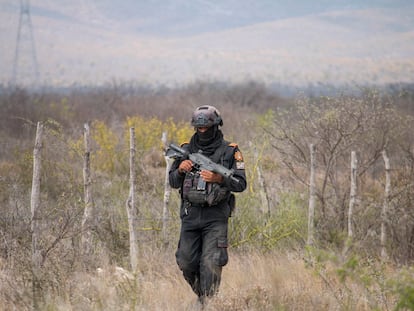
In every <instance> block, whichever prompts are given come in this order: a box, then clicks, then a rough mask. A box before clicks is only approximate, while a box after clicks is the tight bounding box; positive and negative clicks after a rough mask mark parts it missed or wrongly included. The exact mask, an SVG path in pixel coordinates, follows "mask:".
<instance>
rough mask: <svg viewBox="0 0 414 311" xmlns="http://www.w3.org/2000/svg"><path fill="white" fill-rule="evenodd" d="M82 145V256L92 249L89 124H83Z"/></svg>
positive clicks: (93, 222)
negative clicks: (83, 205)
mask: <svg viewBox="0 0 414 311" xmlns="http://www.w3.org/2000/svg"><path fill="white" fill-rule="evenodd" d="M83 138H84V144H85V153H84V157H83V190H84V201H85V202H84V203H85V209H84V212H83V218H82V239H81V244H82V254H83V255H90V254H91V253H92V249H93V240H92V238H93V237H92V228H91V227H92V226H93V225H94V224H95V220H94V203H93V198H92V178H91V159H90V156H91V150H90V128H89V124H88V123H85V124H84V133H83Z"/></svg>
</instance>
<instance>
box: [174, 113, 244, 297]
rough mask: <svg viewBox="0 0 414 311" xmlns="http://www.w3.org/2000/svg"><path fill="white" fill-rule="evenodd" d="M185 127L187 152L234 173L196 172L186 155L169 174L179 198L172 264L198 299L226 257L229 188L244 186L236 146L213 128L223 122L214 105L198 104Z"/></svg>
mask: <svg viewBox="0 0 414 311" xmlns="http://www.w3.org/2000/svg"><path fill="white" fill-rule="evenodd" d="M191 125H192V126H194V129H195V133H194V135H193V136H192V137H191V140H190V142H189V143H188V144H183V145H182V148H183V149H185V150H186V151H188V152H190V153H195V152H201V153H202V154H203V155H205V156H207V157H209V158H210V159H211V160H212V161H214V162H215V163H219V164H221V165H223V166H225V167H226V168H228V169H233V170H234V175H233V176H234V177H235V179H230V178H226V177H223V176H221V175H220V174H218V173H214V172H211V171H207V170H202V171H201V172H196V171H195V170H194V167H193V163H192V162H191V160H188V159H184V160H183V159H176V160H175V161H174V163H173V164H172V167H171V170H170V172H169V182H170V185H171V187H173V188H179V189H180V193H181V199H182V203H181V210H180V217H181V232H180V240H179V243H178V249H177V252H176V260H177V264H178V266H179V268H180V269H181V270H182V272H183V275H184V278H185V280H186V281H187V282H188V283H189V284H190V286H191V288H192V289H193V291H194V292H195V293H196V294H197V295H198V297H199V300H200V302H201V303H203V302H204V300H205V297H208V296H212V295H214V294H215V293H217V291H218V288H219V285H220V280H221V272H222V267H223V266H224V265H226V264H227V261H228V254H227V246H228V242H227V229H228V218H229V216H230V215H231V211H232V208H234V204H235V200H234V195H233V194H232V192H242V191H244V190H245V189H246V175H245V170H244V162H243V156H242V154H241V152H240V150H239V148H238V146H237V145H236V144H233V143H229V142H227V141H225V140H224V139H223V133H222V132H221V130H220V129H219V126H222V125H223V120H222V118H221V115H220V113H219V111H218V110H217V109H216V108H215V107H213V106H208V105H206V106H201V107H198V108H197V109H196V110H195V111H194V113H193V116H192V119H191ZM200 178H201V179H202V180H203V181H205V182H206V187H203V189H199V187H198V185H199V179H200ZM206 197H209V200H208V202H207V200H206Z"/></svg>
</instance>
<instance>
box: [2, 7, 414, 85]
mask: <svg viewBox="0 0 414 311" xmlns="http://www.w3.org/2000/svg"><path fill="white" fill-rule="evenodd" d="M43 3H44V4H43V6H40V5H37V6H35V7H34V9H33V10H32V11H33V12H32V22H33V25H34V26H33V28H34V31H35V33H34V34H35V38H36V47H37V56H38V60H39V67H40V71H41V79H42V81H43V82H45V83H47V84H52V85H62V84H63V85H68V84H69V85H70V84H83V83H88V84H99V83H104V82H108V81H111V80H112V79H116V80H121V81H125V80H136V81H141V82H145V83H149V84H157V83H161V84H170V85H175V84H181V83H188V82H193V81H194V80H198V79H210V80H216V79H217V80H225V81H244V80H250V79H253V80H258V81H260V82H265V83H281V84H285V85H294V86H295V85H296V86H298V85H299V86H304V85H305V86H306V85H308V84H310V83H328V84H334V85H343V84H361V83H370V84H371V83H375V84H383V83H399V82H408V83H410V82H412V81H413V78H412V77H414V19H412V16H413V13H414V9H412V6H410V7H409V8H410V9H408V10H403V9H396V8H381V9H361V10H341V11H330V12H325V13H320V14H310V15H306V16H302V17H288V18H286V17H285V18H282V19H277V20H273V21H267V22H260V23H255V24H249V25H248V26H232V27H230V26H231V25H227V26H226V27H224V26H222V27H221V28H220V29H218V30H217V29H214V28H213V30H211V31H210V32H208V31H207V32H202V33H198V34H193V35H188V34H187V35H186V36H178V35H176V34H175V35H167V36H165V35H164V36H160V35H155V34H150V33H149V28H151V27H150V24H151V23H150V20H151V21H152V22H153V23H155V24H153V27H158V26H157V25H158V24H159V23H162V18H165V16H164V15H160V20H158V21H156V20H155V19H154V16H155V12H151V11H149V16H148V19H145V18H142V16H141V18H136V19H134V18H133V16H131V15H128V14H126V15H125V19H121V18H120V16H121V15H119V14H121V13H122V12H123V11H122V8H119V9H118V10H115V11H114V12H108V11H105V9H106V10H109V9H110V7H109V4H108V2H103V4H101V5H100V6H99V5H95V7H93V6H92V4H91V3H89V2H85V3H89V4H88V5H86V4H85V5H81V6H79V8H78V10H75V8H74V7H71V6H69V4H68V3H66V4H65V6H63V7H64V8H65V9H66V11H65V12H63V11H58V7H57V6H56V4H55V5H54V6H53V5H52V2H50V1H43ZM105 4H106V6H105ZM245 5H246V4H245ZM88 6H89V7H88ZM91 6H92V7H91ZM5 7H6V8H8V9H7V10H3V11H1V12H0V20H3V21H6V22H2V23H1V24H0V27H1V29H2V33H1V35H0V44H1V45H2V46H8V47H10V48H9V49H5V50H4V53H3V55H2V58H1V60H0V68H1V71H0V83H7V82H8V81H9V80H10V74H11V72H12V63H13V57H14V46H15V40H16V31H17V30H16V29H17V24H18V16H16V14H18V13H16V12H13V10H12V9H11V6H10V5H9V6H5ZM14 8H15V9H16V7H14ZM98 9H99V10H98ZM216 9H217V10H218V9H219V8H216ZM170 10H173V8H172V7H170ZM90 12H97V13H96V14H95V15H93V16H90V15H89V19H88V14H90ZM225 13H226V12H225V11H223V12H221V13H220V14H225ZM227 13H228V14H230V13H231V12H227ZM13 14H14V15H13ZM122 14H123V13H122ZM166 14H167V13H166ZM182 14H184V15H185V14H188V12H187V13H186V12H182ZM217 14H219V13H217ZM172 16H177V13H176V12H169V15H168V16H167V18H166V19H165V22H166V23H167V24H166V25H171V26H173V27H183V29H184V28H185V27H187V26H188V25H187V23H188V22H189V21H186V23H185V25H184V24H182V23H181V22H180V21H179V20H174V18H173V17H172ZM229 18H231V16H230V17H229ZM267 18H269V16H268V17H267ZM191 20H193V19H190V21H191ZM148 23H149V24H148ZM206 23H207V22H206ZM245 23H247V20H245ZM180 25H181V26H180ZM194 27H201V26H200V25H198V24H194ZM151 29H152V30H155V28H151ZM183 31H184V30H183Z"/></svg>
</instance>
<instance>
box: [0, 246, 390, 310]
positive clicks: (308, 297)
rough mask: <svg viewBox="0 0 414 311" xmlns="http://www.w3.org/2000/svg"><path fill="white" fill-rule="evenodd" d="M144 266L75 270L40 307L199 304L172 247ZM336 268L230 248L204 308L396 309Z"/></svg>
mask: <svg viewBox="0 0 414 311" xmlns="http://www.w3.org/2000/svg"><path fill="white" fill-rule="evenodd" d="M140 267H141V268H140V271H139V272H138V273H137V275H136V276H133V275H132V274H130V273H129V272H128V271H126V270H124V269H122V268H120V267H114V266H110V265H107V266H104V267H102V268H99V269H98V270H97V271H94V272H91V273H78V274H76V275H72V276H71V277H70V278H69V279H68V280H65V281H64V282H65V285H64V286H63V287H64V290H61V291H60V293H58V294H54V295H50V296H49V297H48V298H47V301H46V305H45V306H44V307H42V310H62V311H69V310H70V311H72V310H77V311H78V310H85V311H86V310H145V311H158V310H160V311H161V310H164V311H167V310H171V311H176V310H201V309H200V306H199V305H198V303H197V299H196V296H195V295H194V294H193V292H192V291H191V289H190V287H189V286H188V285H187V283H185V281H184V279H183V278H182V276H181V273H180V271H179V269H178V267H177V266H176V264H175V257H174V250H173V249H170V250H168V251H165V252H161V251H159V250H157V251H151V250H150V251H147V252H146V253H145V254H142V258H141V261H140ZM335 271H336V269H335V268H334V267H333V266H331V268H327V267H326V266H325V267H324V272H323V273H321V270H318V271H317V270H316V269H315V267H313V268H311V267H309V265H306V264H305V261H304V260H303V258H300V256H298V255H292V254H290V255H287V254H284V255H282V254H266V255H264V254H258V253H256V252H253V253H243V254H239V253H234V252H231V251H230V261H229V264H228V265H227V266H226V267H225V269H224V272H223V280H222V286H221V290H220V293H219V295H218V296H217V297H216V298H214V299H212V300H211V301H209V302H208V304H207V306H206V307H205V308H204V310H206V311H208V310H211V311H216V310H220V311H225V310H228V311H230V310H234V311H235V310H263V311H264V310H392V309H394V307H395V302H394V303H392V299H393V297H392V296H391V295H388V297H386V296H387V295H383V294H384V293H382V294H381V291H379V290H378V291H377V290H375V289H374V287H375V284H374V285H372V286H370V288H368V287H367V286H362V285H361V284H357V283H354V282H352V283H350V284H344V283H343V282H340V281H339V279H338V277H337V274H336V272H335ZM3 289H5V287H4V284H3ZM8 290H10V288H8ZM3 297H5V296H3ZM393 305H394V307H393ZM4 306H5V304H3V307H4ZM6 306H7V307H6V308H5V309H1V308H0V309H1V310H22V309H25V308H24V307H23V306H22V305H21V304H20V303H17V307H16V305H15V306H13V305H12V304H6ZM26 307H27V308H29V306H26Z"/></svg>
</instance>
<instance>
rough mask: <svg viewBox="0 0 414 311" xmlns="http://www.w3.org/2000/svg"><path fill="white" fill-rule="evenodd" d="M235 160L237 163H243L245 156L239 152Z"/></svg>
mask: <svg viewBox="0 0 414 311" xmlns="http://www.w3.org/2000/svg"><path fill="white" fill-rule="evenodd" d="M234 159H235V160H236V161H237V162H243V155H242V153H241V152H240V151H239V150H237V151H236V152H235V153H234Z"/></svg>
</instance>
